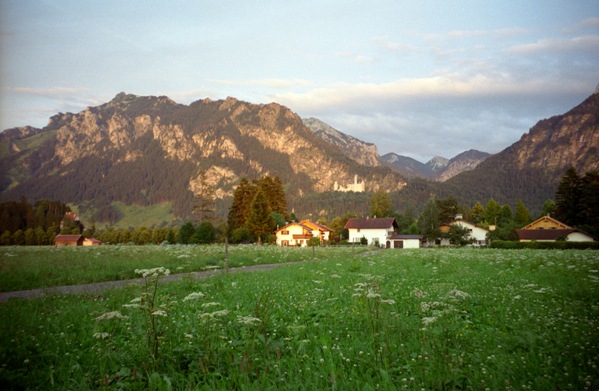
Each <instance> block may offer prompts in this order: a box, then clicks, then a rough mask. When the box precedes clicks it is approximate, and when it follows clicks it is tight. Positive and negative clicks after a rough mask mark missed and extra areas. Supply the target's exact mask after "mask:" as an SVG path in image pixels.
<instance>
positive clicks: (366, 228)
mask: <svg viewBox="0 0 599 391" xmlns="http://www.w3.org/2000/svg"><path fill="white" fill-rule="evenodd" d="M344 228H345V229H347V230H348V231H349V238H348V241H350V242H356V243H359V242H360V241H361V240H362V238H365V239H366V240H367V242H368V244H371V245H381V244H385V243H386V240H387V238H388V237H389V236H390V235H392V234H393V233H394V232H395V229H396V228H398V227H397V223H396V222H395V219H394V218H392V217H386V218H381V219H377V218H365V219H349V220H347V223H346V224H345V227H344Z"/></svg>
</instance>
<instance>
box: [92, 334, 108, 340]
mask: <svg viewBox="0 0 599 391" xmlns="http://www.w3.org/2000/svg"><path fill="white" fill-rule="evenodd" d="M108 337H110V334H108V333H95V334H94V338H96V339H106V338H108Z"/></svg>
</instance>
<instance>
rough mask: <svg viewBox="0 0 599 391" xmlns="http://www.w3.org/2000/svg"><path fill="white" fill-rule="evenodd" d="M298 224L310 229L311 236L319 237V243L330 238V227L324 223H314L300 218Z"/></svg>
mask: <svg viewBox="0 0 599 391" xmlns="http://www.w3.org/2000/svg"><path fill="white" fill-rule="evenodd" d="M300 224H303V225H305V226H306V227H308V228H311V229H312V237H315V238H318V239H320V243H326V242H328V241H329V240H330V235H331V232H333V230H332V229H330V228H329V227H327V226H326V225H322V224H318V223H314V222H312V221H310V220H302V221H301V222H300Z"/></svg>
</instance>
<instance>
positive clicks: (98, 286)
mask: <svg viewBox="0 0 599 391" xmlns="http://www.w3.org/2000/svg"><path fill="white" fill-rule="evenodd" d="M294 263H297V262H288V263H273V264H269V265H252V266H246V267H238V268H234V269H229V273H239V272H253V271H262V270H271V269H274V268H276V267H280V266H285V265H291V264H294ZM224 272H225V271H224V270H223V269H219V270H211V271H205V272H193V273H181V274H171V275H169V276H166V277H164V278H162V279H161V281H164V282H168V281H176V280H180V279H181V278H183V277H185V276H188V277H191V278H193V279H194V280H200V279H202V278H208V277H210V276H214V275H216V274H222V273H224ZM143 283H144V279H143V278H135V279H132V280H120V281H106V282H94V283H91V284H81V285H67V286H53V287H49V288H39V289H30V290H25V291H14V292H0V303H5V302H7V301H8V299H13V298H18V299H33V298H36V297H42V296H48V295H52V294H61V293H94V292H101V291H104V290H108V289H111V288H116V287H120V286H125V285H129V284H137V285H141V284H143Z"/></svg>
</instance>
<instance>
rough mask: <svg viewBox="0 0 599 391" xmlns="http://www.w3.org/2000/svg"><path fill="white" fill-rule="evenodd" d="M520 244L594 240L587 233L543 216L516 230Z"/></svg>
mask: <svg viewBox="0 0 599 391" xmlns="http://www.w3.org/2000/svg"><path fill="white" fill-rule="evenodd" d="M516 232H517V233H518V237H519V238H520V241H521V242H555V241H557V240H566V241H568V242H593V241H594V240H595V239H594V238H593V237H592V236H591V235H589V234H588V233H586V232H584V231H581V230H579V229H577V228H573V227H570V226H568V225H566V224H564V223H562V222H561V221H559V220H556V219H554V218H553V217H551V216H543V217H541V218H540V219H537V220H535V221H533V222H532V223H530V224H528V225H527V226H526V227H524V228H522V229H517V230H516Z"/></svg>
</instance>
